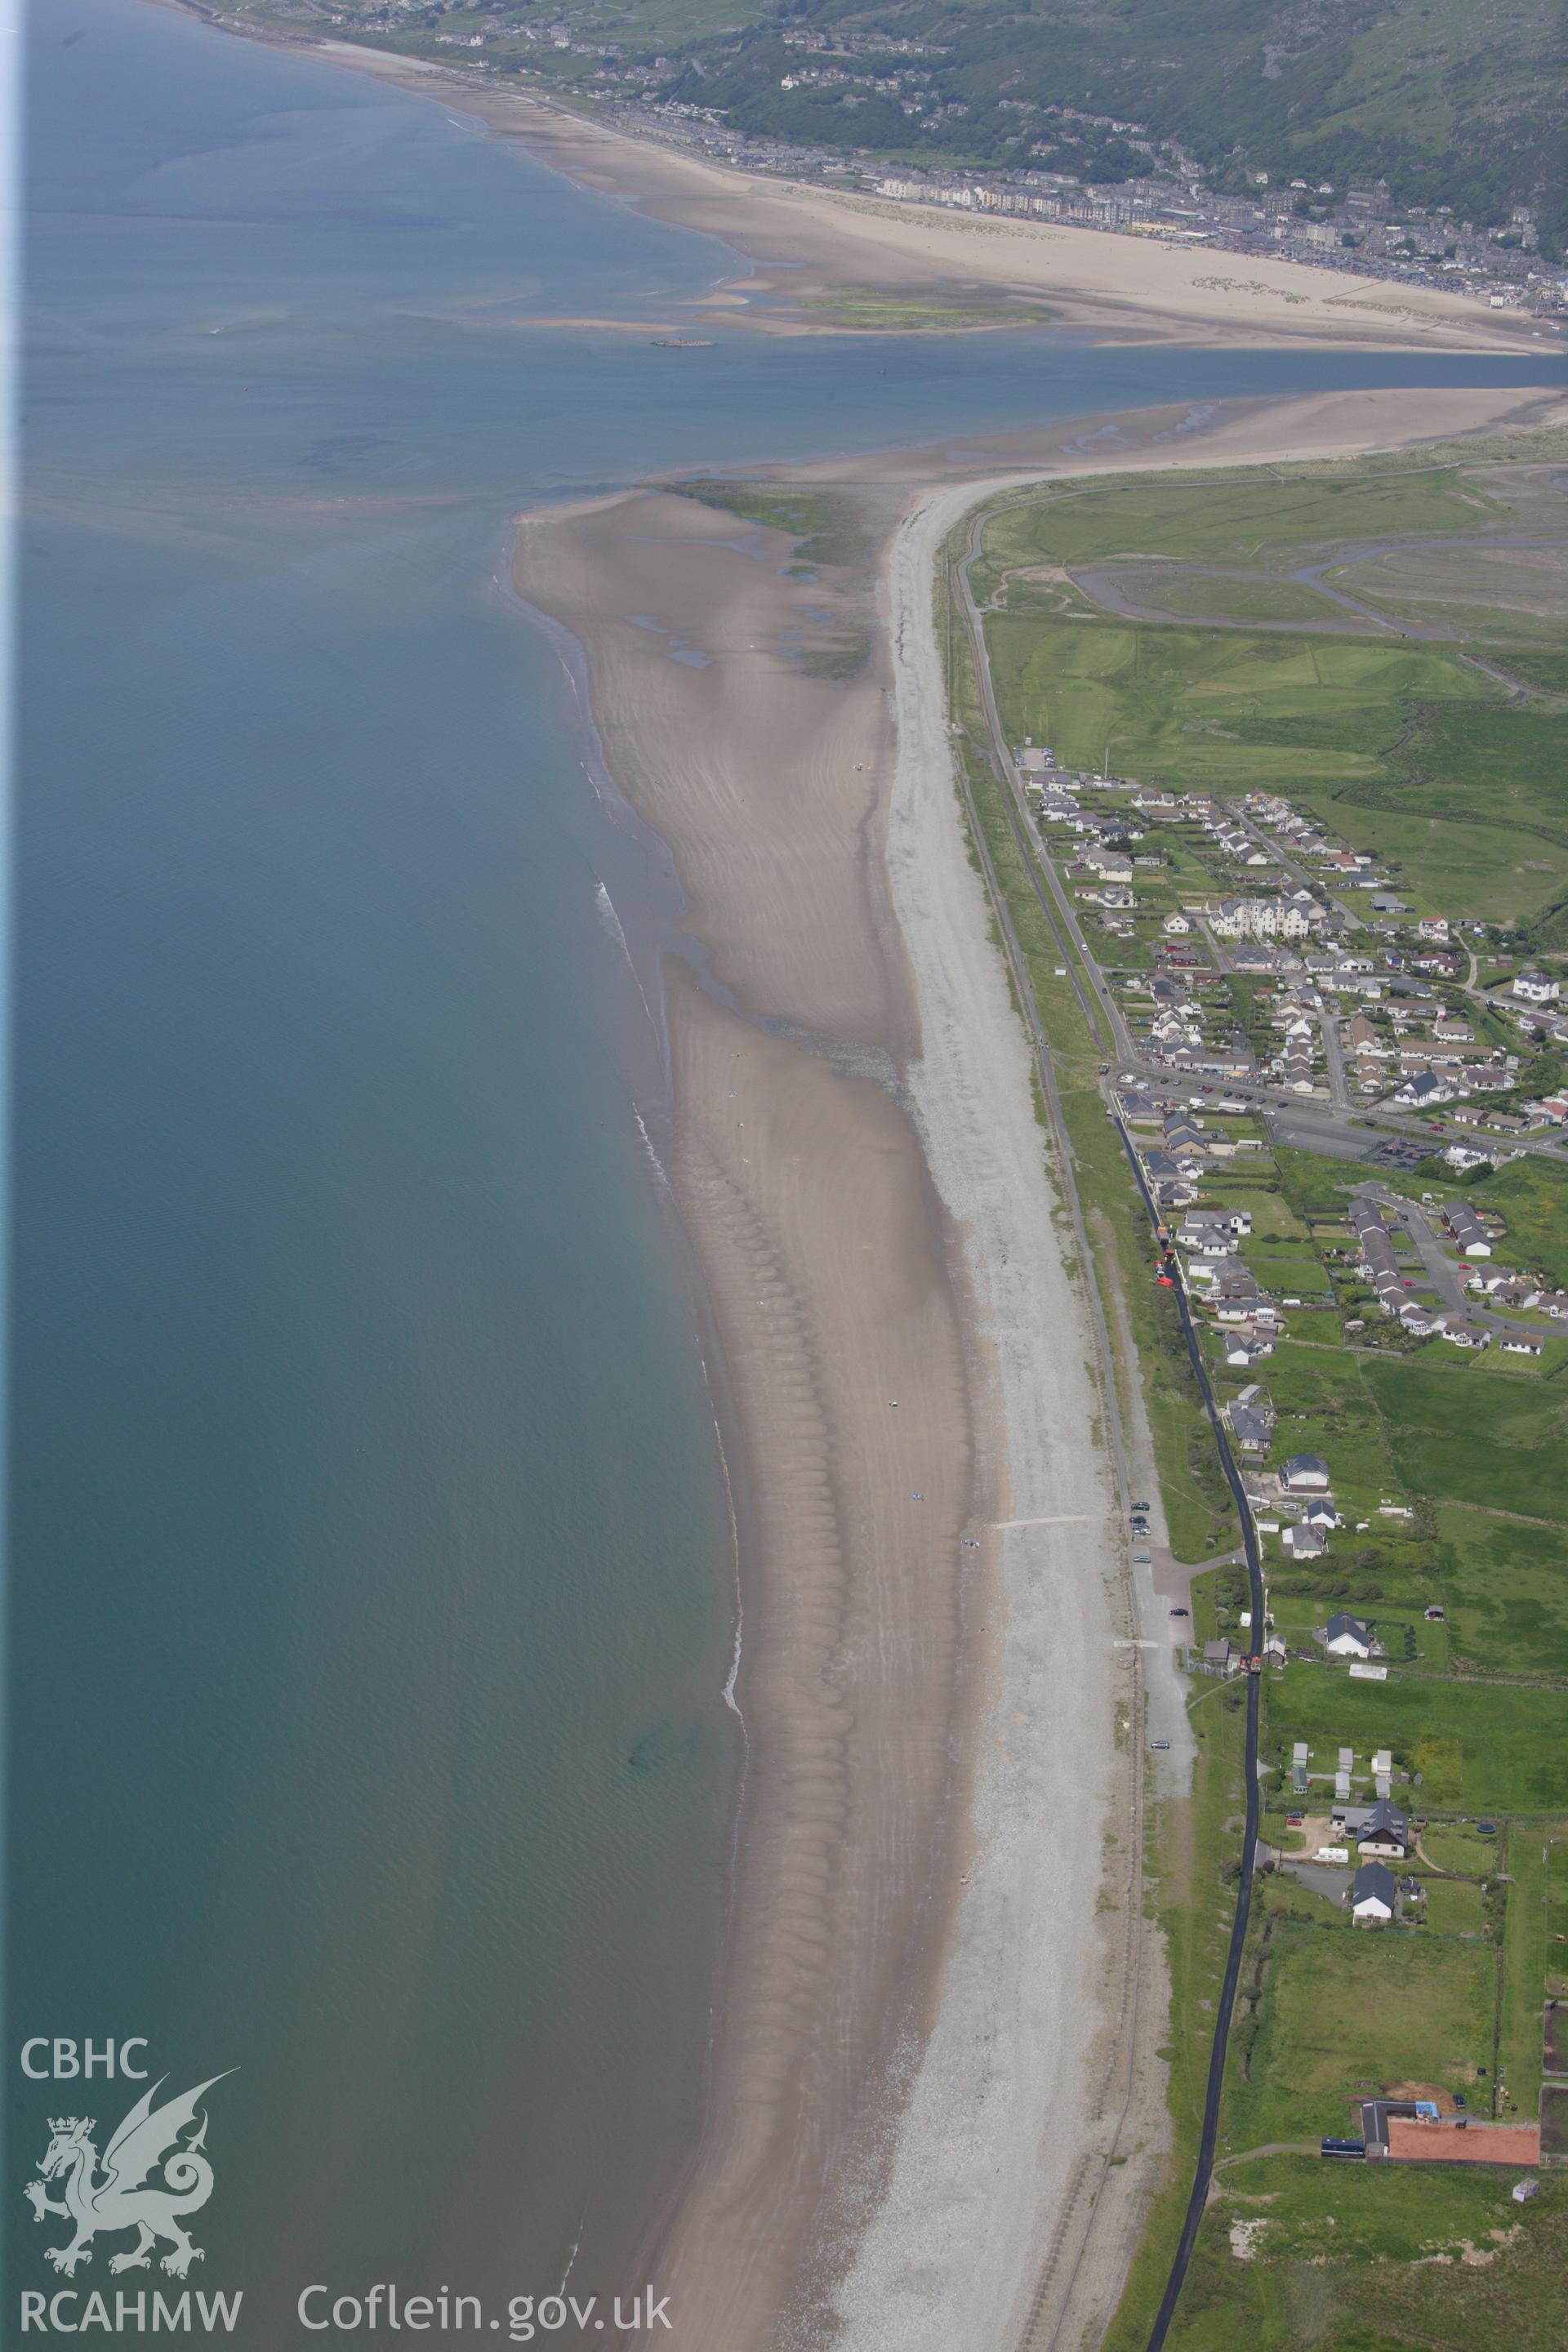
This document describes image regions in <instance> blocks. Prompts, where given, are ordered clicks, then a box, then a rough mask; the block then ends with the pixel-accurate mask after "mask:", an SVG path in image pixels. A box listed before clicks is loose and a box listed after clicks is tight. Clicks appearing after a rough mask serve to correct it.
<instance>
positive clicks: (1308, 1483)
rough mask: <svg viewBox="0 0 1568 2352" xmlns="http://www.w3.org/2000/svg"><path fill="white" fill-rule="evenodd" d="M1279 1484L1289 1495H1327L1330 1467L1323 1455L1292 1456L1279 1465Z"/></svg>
mask: <svg viewBox="0 0 1568 2352" xmlns="http://www.w3.org/2000/svg"><path fill="white" fill-rule="evenodd" d="M1279 1484H1280V1486H1282V1487H1283V1488H1284V1490H1285V1492H1286V1494H1288V1495H1326V1494H1327V1493H1328V1491H1329V1465H1328V1464H1327V1463H1326V1462H1325V1461H1324V1459H1323V1457H1322V1455H1321V1454H1291V1456H1290V1458H1289V1461H1288V1462H1282V1463H1281V1464H1280V1465H1279Z"/></svg>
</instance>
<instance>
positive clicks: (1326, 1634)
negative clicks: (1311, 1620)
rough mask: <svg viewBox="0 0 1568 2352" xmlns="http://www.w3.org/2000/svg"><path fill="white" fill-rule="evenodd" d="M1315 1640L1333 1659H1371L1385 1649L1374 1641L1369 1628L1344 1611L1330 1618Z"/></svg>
mask: <svg viewBox="0 0 1568 2352" xmlns="http://www.w3.org/2000/svg"><path fill="white" fill-rule="evenodd" d="M1314 1638H1315V1639H1316V1640H1317V1641H1319V1642H1321V1643H1322V1646H1323V1648H1324V1649H1325V1650H1326V1651H1327V1652H1328V1654H1329V1655H1330V1657H1331V1658H1370V1657H1372V1656H1373V1654H1374V1653H1380V1652H1381V1651H1382V1648H1383V1644H1382V1643H1381V1642H1374V1641H1373V1638H1372V1632H1371V1628H1370V1627H1369V1626H1367V1625H1365V1624H1363V1622H1362V1620H1361V1619H1360V1618H1359V1617H1352V1616H1350V1615H1349V1614H1347V1612H1345V1611H1344V1610H1342V1609H1341V1610H1339V1611H1337V1612H1335V1614H1334V1615H1333V1616H1332V1617H1331V1618H1330V1620H1329V1622H1328V1623H1327V1624H1326V1625H1325V1626H1324V1627H1323V1629H1322V1631H1321V1633H1318V1634H1317V1635H1316V1636H1315V1637H1314Z"/></svg>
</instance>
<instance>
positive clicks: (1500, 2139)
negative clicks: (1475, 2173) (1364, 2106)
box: [1388, 2116, 1541, 2166]
mask: <svg viewBox="0 0 1568 2352" xmlns="http://www.w3.org/2000/svg"><path fill="white" fill-rule="evenodd" d="M1388 2153H1389V2155H1390V2156H1392V2157H1397V2158H1403V2159H1404V2161H1405V2163H1407V2164H1510V2165H1527V2166H1528V2165H1537V2164H1539V2163H1540V2162H1541V2126H1540V2125H1539V2124H1476V2123H1454V2122H1452V2121H1450V2120H1448V2119H1447V2118H1445V2119H1444V2120H1443V2121H1441V2122H1439V2123H1432V2122H1429V2121H1428V2120H1427V2119H1426V2117H1425V2116H1389V2118H1388Z"/></svg>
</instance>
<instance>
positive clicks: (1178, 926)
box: [1160, 915, 1193, 939]
mask: <svg viewBox="0 0 1568 2352" xmlns="http://www.w3.org/2000/svg"><path fill="white" fill-rule="evenodd" d="M1192 928H1193V927H1192V925H1191V923H1189V922H1188V920H1187V919H1186V917H1185V915H1167V916H1166V918H1165V919H1164V921H1163V923H1162V924H1161V926H1160V929H1162V930H1163V931H1169V932H1170V934H1171V936H1172V938H1173V939H1179V938H1181V937H1182V936H1183V934H1184V933H1185V932H1187V931H1190V930H1191V929H1192Z"/></svg>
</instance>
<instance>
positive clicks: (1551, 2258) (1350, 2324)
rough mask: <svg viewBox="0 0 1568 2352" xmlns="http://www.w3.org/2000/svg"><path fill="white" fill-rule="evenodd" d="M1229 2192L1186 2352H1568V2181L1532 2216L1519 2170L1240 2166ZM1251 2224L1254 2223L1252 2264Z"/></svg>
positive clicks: (1184, 2323) (1191, 2314) (1199, 2272)
mask: <svg viewBox="0 0 1568 2352" xmlns="http://www.w3.org/2000/svg"><path fill="white" fill-rule="evenodd" d="M1218 2185H1219V2193H1218V2195H1217V2197H1216V2199H1215V2202H1214V2204H1213V2205H1212V2206H1211V2208H1210V2210H1209V2211H1208V2213H1207V2214H1206V2215H1205V2221H1204V2225H1203V2229H1202V2231H1201V2233H1200V2235H1199V2239H1198V2243H1197V2248H1196V2251H1195V2252H1194V2259H1193V2266H1192V2270H1191V2273H1190V2274H1189V2278H1188V2283H1187V2286H1186V2290H1185V2292H1184V2295H1183V2297H1182V2302H1181V2305H1180V2307H1179V2310H1178V2312H1177V2315H1176V2321H1175V2325H1174V2326H1173V2328H1172V2330H1171V2334H1170V2336H1169V2337H1168V2338H1167V2341H1168V2343H1169V2345H1170V2347H1171V2352H1411V2347H1438V2352H1560V2347H1561V2346H1562V2345H1563V2342H1564V2341H1568V2181H1563V2180H1562V2179H1555V2178H1553V2177H1552V2175H1550V2174H1548V2175H1547V2176H1545V2177H1544V2178H1543V2179H1542V2193H1541V2194H1540V2196H1539V2197H1537V2198H1536V2199H1535V2200H1533V2202H1532V2203H1531V2204H1530V2205H1527V2206H1522V2207H1521V2206H1517V2205H1515V2204H1514V2203H1513V2202H1512V2200H1511V2193H1510V2192H1511V2190H1512V2186H1513V2182H1512V2179H1511V2177H1510V2175H1508V2174H1506V2173H1505V2174H1502V2175H1499V2174H1497V2173H1492V2172H1485V2171H1483V2172H1471V2173H1465V2172H1462V2171H1460V2170H1458V2168H1453V2169H1447V2168H1443V2167H1441V2166H1434V2165H1423V2166H1419V2167H1417V2166H1402V2165H1394V2164H1389V2165H1365V2166H1363V2165H1351V2164H1346V2165H1334V2164H1324V2163H1321V2161H1319V2159H1317V2158H1312V2157H1291V2156H1276V2157H1268V2158H1262V2159H1260V2160H1258V2161H1257V2162H1255V2163H1251V2164H1244V2165H1235V2166H1232V2167H1229V2168H1226V2170H1225V2171H1224V2172H1222V2173H1221V2174H1220V2176H1219V2184H1218ZM1238 2223H1250V2224H1251V2225H1253V2226H1252V2227H1251V2228H1250V2229H1249V2230H1247V2231H1246V2232H1245V2233H1244V2235H1243V2236H1242V2239H1241V2242H1242V2244H1243V2246H1244V2247H1245V2249H1246V2254H1245V2259H1242V2258H1241V2257H1240V2256H1238V2254H1237V2251H1236V2239H1235V2237H1233V2232H1234V2231H1236V2230H1237V2224H1238ZM1478 2257H1479V2259H1478ZM1385 2331H1386V2332H1385Z"/></svg>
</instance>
